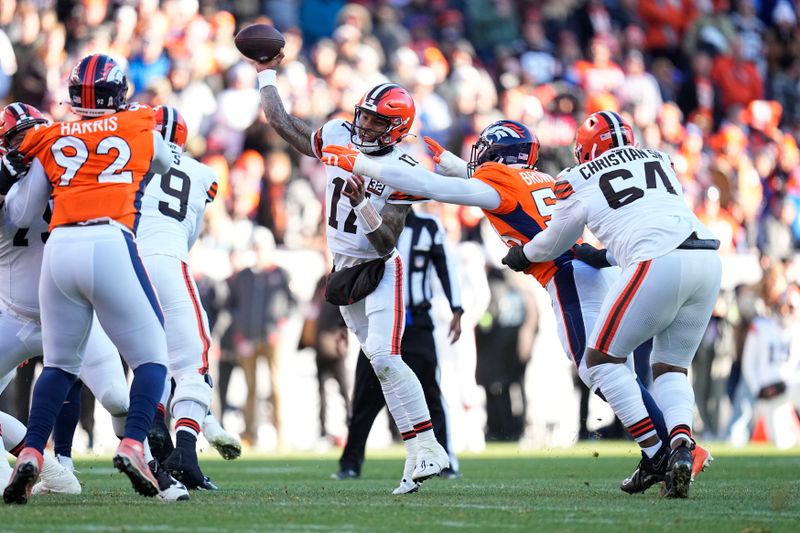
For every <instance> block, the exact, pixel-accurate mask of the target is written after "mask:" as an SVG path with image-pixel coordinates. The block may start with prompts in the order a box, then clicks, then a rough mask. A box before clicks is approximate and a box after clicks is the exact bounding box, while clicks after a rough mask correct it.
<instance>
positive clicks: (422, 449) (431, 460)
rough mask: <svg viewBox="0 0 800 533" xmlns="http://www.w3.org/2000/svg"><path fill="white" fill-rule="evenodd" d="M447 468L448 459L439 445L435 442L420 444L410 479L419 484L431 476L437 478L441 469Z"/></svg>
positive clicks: (448, 464)
mask: <svg viewBox="0 0 800 533" xmlns="http://www.w3.org/2000/svg"><path fill="white" fill-rule="evenodd" d="M449 467H450V457H449V456H448V455H447V452H446V451H445V450H444V448H442V445H441V444H439V443H438V442H436V441H433V442H432V443H428V444H422V443H420V445H419V452H418V453H417V460H416V467H415V468H414V473H413V474H411V479H412V480H413V481H416V482H418V483H421V482H423V481H425V480H426V479H429V478H432V477H433V476H438V475H439V473H440V472H441V471H442V470H443V469H445V468H449Z"/></svg>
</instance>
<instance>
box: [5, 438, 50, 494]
mask: <svg viewBox="0 0 800 533" xmlns="http://www.w3.org/2000/svg"><path fill="white" fill-rule="evenodd" d="M42 462H43V458H42V454H41V453H39V452H38V451H36V450H34V449H33V448H23V450H22V452H20V454H19V457H17V462H16V464H15V465H14V471H13V472H12V473H11V480H10V481H9V482H8V486H7V487H6V488H5V490H4V491H3V501H4V502H6V503H18V504H25V503H28V499H29V498H30V497H31V490H32V489H33V484H34V483H35V482H36V478H37V477H39V472H40V471H41V470H42Z"/></svg>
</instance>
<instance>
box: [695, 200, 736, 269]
mask: <svg viewBox="0 0 800 533" xmlns="http://www.w3.org/2000/svg"><path fill="white" fill-rule="evenodd" d="M696 213H697V218H699V219H700V222H702V223H703V224H705V226H706V227H707V228H708V229H710V230H711V232H712V233H713V234H714V235H715V236H716V238H717V239H719V242H720V248H719V252H720V253H721V254H732V253H733V252H735V251H736V244H737V242H738V241H739V239H740V237H741V235H742V228H741V226H740V225H739V223H738V222H736V220H735V219H734V218H733V217H732V216H731V214H730V213H729V212H728V210H727V209H725V208H723V207H722V206H721V205H720V194H719V189H717V188H716V187H710V188H709V189H708V191H707V192H706V196H705V198H704V201H703V203H702V205H701V207H700V208H699V209H698V210H697V211H696Z"/></svg>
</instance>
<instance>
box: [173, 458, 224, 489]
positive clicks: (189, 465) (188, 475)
mask: <svg viewBox="0 0 800 533" xmlns="http://www.w3.org/2000/svg"><path fill="white" fill-rule="evenodd" d="M163 465H164V468H165V469H166V470H167V472H169V473H170V474H172V476H173V477H174V478H175V479H177V480H178V481H180V482H181V483H183V484H184V485H186V487H187V488H188V489H205V490H217V486H216V485H214V484H213V483H211V481H210V480H209V479H208V478H207V477H206V476H205V475H203V471H202V470H200V465H199V464H198V462H197V453H195V452H194V450H185V449H182V448H175V449H174V450H172V453H171V454H170V455H169V457H167V460H166V461H164V463H163Z"/></svg>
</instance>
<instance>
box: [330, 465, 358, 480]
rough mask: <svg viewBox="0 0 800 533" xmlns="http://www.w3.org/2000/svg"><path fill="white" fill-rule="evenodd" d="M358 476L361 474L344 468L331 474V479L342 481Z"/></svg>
mask: <svg viewBox="0 0 800 533" xmlns="http://www.w3.org/2000/svg"><path fill="white" fill-rule="evenodd" d="M359 477H361V474H359V473H358V472H356V471H355V470H352V469H350V468H345V469H342V470H339V471H338V472H334V473H333V474H331V479H335V480H337V481H343V480H345V479H358V478H359Z"/></svg>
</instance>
